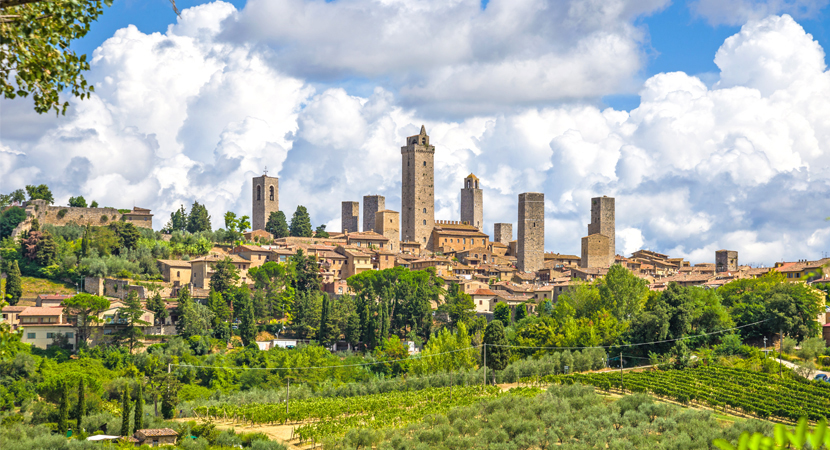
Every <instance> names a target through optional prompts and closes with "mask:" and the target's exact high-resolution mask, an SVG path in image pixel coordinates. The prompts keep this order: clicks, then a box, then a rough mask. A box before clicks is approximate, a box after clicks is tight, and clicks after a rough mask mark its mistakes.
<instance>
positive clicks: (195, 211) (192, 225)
mask: <svg viewBox="0 0 830 450" xmlns="http://www.w3.org/2000/svg"><path fill="white" fill-rule="evenodd" d="M210 230H211V226H210V215H209V214H208V210H207V208H206V207H205V205H201V204H199V202H193V205H191V206H190V214H189V215H188V216H187V231H188V232H190V233H199V232H203V231H210Z"/></svg>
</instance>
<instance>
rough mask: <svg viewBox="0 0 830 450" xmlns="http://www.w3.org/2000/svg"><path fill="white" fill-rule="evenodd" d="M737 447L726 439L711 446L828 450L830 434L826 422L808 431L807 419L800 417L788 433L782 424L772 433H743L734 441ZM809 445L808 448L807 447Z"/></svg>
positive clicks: (725, 449) (730, 449)
mask: <svg viewBox="0 0 830 450" xmlns="http://www.w3.org/2000/svg"><path fill="white" fill-rule="evenodd" d="M736 441H737V442H735V443H737V444H738V446H737V447H734V446H732V442H730V441H728V440H726V439H715V440H714V441H712V444H713V445H714V446H715V447H717V448H719V449H721V450H736V449H746V450H760V449H775V450H779V449H782V450H783V449H785V448H791V449H794V450H801V449H806V448H810V449H818V448H820V447H822V446H824V448H830V433H828V432H827V420H824V419H822V420H820V421H818V424H816V427H815V428H814V429H813V430H812V432H811V430H809V429H808V424H807V419H806V418H804V417H802V418H801V419H800V420H799V421H798V425H797V426H796V427H795V429H794V430H792V431H790V430H789V429H787V427H786V426H785V425H783V424H780V423H778V424H775V430H774V432H773V433H766V434H765V433H761V432H755V433H750V432H749V431H744V432H743V433H741V436H740V437H739V438H738V439H737V440H736ZM808 445H809V447H808Z"/></svg>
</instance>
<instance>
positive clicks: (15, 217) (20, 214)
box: [0, 206, 26, 239]
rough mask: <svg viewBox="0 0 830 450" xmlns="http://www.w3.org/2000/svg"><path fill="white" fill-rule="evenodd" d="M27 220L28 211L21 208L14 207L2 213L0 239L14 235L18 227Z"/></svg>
mask: <svg viewBox="0 0 830 450" xmlns="http://www.w3.org/2000/svg"><path fill="white" fill-rule="evenodd" d="M24 220H26V210H25V209H23V208H21V207H19V206H12V207H11V208H8V209H6V210H5V211H3V212H2V213H0V239H3V238H6V237H9V236H11V235H12V231H14V229H15V228H17V226H18V225H19V224H20V223H21V222H23V221H24Z"/></svg>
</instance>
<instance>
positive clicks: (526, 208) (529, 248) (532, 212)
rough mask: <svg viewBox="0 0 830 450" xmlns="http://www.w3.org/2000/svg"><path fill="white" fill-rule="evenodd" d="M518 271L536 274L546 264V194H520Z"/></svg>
mask: <svg viewBox="0 0 830 450" xmlns="http://www.w3.org/2000/svg"><path fill="white" fill-rule="evenodd" d="M516 259H517V260H518V262H517V266H518V269H519V270H521V271H524V272H536V271H537V270H540V269H542V268H543V266H544V262H545V194H542V193H539V192H525V193H524V194H519V237H518V242H517V243H516Z"/></svg>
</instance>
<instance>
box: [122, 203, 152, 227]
mask: <svg viewBox="0 0 830 450" xmlns="http://www.w3.org/2000/svg"><path fill="white" fill-rule="evenodd" d="M121 220H123V221H124V222H128V223H131V224H133V225H135V226H137V227H140V228H150V229H152V228H153V215H152V214H150V210H149V209H146V208H139V207H137V206H133V210H132V211H130V212H128V213H125V214H123V215H122V216H121Z"/></svg>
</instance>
